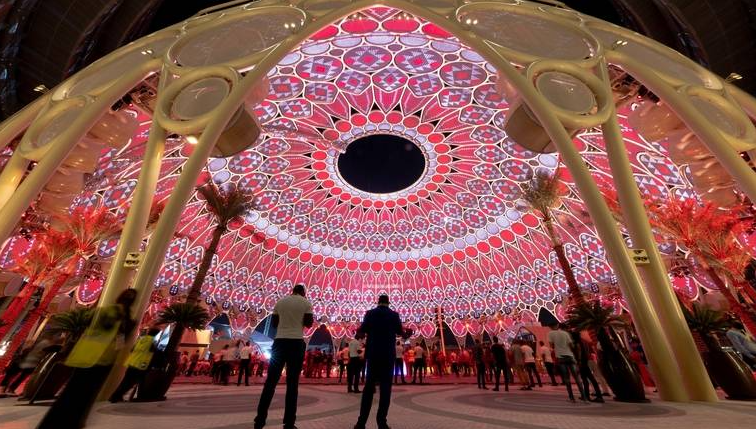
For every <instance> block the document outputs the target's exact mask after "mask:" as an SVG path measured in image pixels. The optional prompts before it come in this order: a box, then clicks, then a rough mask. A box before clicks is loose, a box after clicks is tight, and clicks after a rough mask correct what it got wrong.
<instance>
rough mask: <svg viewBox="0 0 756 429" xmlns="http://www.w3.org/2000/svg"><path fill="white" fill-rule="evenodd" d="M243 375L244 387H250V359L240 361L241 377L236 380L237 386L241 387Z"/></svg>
mask: <svg viewBox="0 0 756 429" xmlns="http://www.w3.org/2000/svg"><path fill="white" fill-rule="evenodd" d="M242 373H244V385H245V386H249V359H242V360H240V361H239V376H238V377H237V378H236V385H237V386H239V385H241V380H242Z"/></svg>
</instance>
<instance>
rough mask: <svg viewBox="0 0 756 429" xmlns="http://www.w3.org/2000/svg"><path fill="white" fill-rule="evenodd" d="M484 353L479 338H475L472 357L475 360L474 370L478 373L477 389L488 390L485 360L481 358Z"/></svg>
mask: <svg viewBox="0 0 756 429" xmlns="http://www.w3.org/2000/svg"><path fill="white" fill-rule="evenodd" d="M484 354H485V353H484V350H483V344H481V343H480V340H475V347H473V359H474V360H475V370H476V372H477V375H478V389H484V390H488V388H487V387H486V361H485V360H484V359H483V355H484Z"/></svg>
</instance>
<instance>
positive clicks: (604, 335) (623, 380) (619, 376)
mask: <svg viewBox="0 0 756 429" xmlns="http://www.w3.org/2000/svg"><path fill="white" fill-rule="evenodd" d="M612 333H613V332H612ZM597 336H598V340H599V343H600V344H601V353H600V355H599V366H600V368H601V372H602V373H603V375H604V378H606V382H607V383H608V384H609V387H611V388H612V392H614V400H615V401H621V402H648V399H646V390H645V387H644V386H643V380H642V379H641V375H640V371H639V370H638V367H637V366H636V365H635V363H634V362H633V361H631V360H630V356H628V354H627V352H626V351H625V349H624V348H621V347H620V346H619V343H618V342H617V341H615V340H614V339H613V338H612V336H611V334H610V333H609V332H607V328H604V329H600V330H598V332H597Z"/></svg>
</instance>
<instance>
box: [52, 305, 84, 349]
mask: <svg viewBox="0 0 756 429" xmlns="http://www.w3.org/2000/svg"><path fill="white" fill-rule="evenodd" d="M93 316H94V311H93V310H92V309H91V308H88V307H79V308H75V309H73V310H68V311H65V312H63V313H58V314H56V315H54V316H52V317H51V318H50V328H49V331H50V332H51V333H54V334H65V335H66V343H65V346H64V348H68V347H69V346H72V345H73V344H75V343H76V341H78V339H79V337H81V335H82V334H83V333H84V331H86V330H87V328H88V327H89V324H90V323H91V322H92V317H93Z"/></svg>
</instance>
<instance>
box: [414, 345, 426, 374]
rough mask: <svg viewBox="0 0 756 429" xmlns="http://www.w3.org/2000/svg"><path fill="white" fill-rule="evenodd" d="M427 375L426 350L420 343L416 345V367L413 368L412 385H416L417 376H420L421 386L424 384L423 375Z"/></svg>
mask: <svg viewBox="0 0 756 429" xmlns="http://www.w3.org/2000/svg"><path fill="white" fill-rule="evenodd" d="M424 373H425V349H424V348H423V346H421V345H420V343H417V345H415V365H414V367H413V368H412V384H415V381H416V378H417V375H418V374H420V384H423V375H424Z"/></svg>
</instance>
